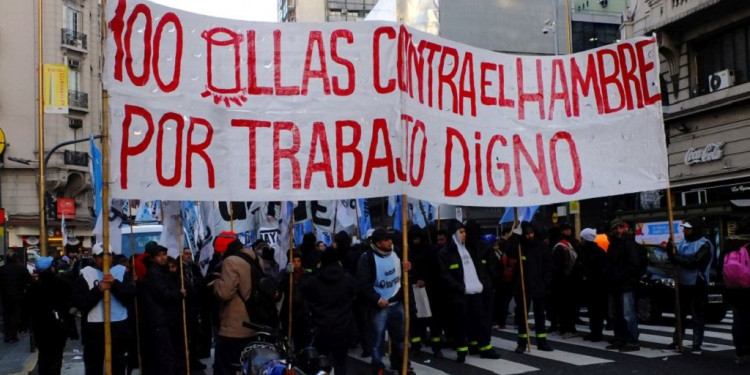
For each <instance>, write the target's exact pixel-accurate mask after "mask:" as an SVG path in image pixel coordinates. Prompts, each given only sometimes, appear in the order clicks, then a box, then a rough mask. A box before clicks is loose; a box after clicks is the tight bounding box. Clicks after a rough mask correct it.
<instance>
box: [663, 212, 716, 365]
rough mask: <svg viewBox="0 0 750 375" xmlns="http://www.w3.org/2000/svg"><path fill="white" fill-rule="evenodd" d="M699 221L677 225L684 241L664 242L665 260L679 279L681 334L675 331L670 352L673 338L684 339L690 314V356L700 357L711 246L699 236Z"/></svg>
mask: <svg viewBox="0 0 750 375" xmlns="http://www.w3.org/2000/svg"><path fill="white" fill-rule="evenodd" d="M699 223H700V219H697V218H696V219H689V220H688V221H685V222H684V223H682V224H680V227H682V233H683V234H684V235H685V238H684V239H683V240H682V241H680V243H678V244H677V246H676V247H675V246H674V243H673V242H672V239H671V238H670V239H669V242H667V249H666V250H667V256H668V257H669V260H670V261H671V262H672V263H674V264H676V265H677V266H678V268H677V273H678V276H679V278H680V315H681V319H682V322H683V324H682V326H681V328H682V332H678V331H677V329H676V328H675V332H674V336H673V338H672V344H671V345H670V348H671V349H675V350H676V349H677V348H679V346H678V345H677V337H678V336H677V335H678V333H679V334H680V337H685V336H684V335H685V323H684V322H686V321H687V320H686V319H687V315H688V313H690V316H691V317H692V319H691V321H692V323H693V348H692V350H691V352H692V353H693V354H701V351H702V346H703V332H704V331H705V328H706V327H705V325H706V317H705V315H706V306H708V283H709V282H710V280H709V272H708V271H709V269H710V268H711V262H712V260H713V257H712V254H713V245H711V242H710V241H708V240H707V239H706V237H704V236H703V233H702V227H701V226H700V225H699Z"/></svg>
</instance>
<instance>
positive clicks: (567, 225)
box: [558, 222, 573, 231]
mask: <svg viewBox="0 0 750 375" xmlns="http://www.w3.org/2000/svg"><path fill="white" fill-rule="evenodd" d="M558 228H559V229H560V230H561V231H563V230H565V229H573V227H572V226H570V223H568V222H564V223H561V224H560V226H559V227H558Z"/></svg>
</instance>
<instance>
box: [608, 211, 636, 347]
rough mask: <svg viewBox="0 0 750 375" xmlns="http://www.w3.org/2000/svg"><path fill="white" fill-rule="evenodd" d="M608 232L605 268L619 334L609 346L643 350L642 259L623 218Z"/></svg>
mask: <svg viewBox="0 0 750 375" xmlns="http://www.w3.org/2000/svg"><path fill="white" fill-rule="evenodd" d="M609 229H610V231H609V233H608V234H607V239H608V240H609V248H608V249H607V258H606V265H605V269H606V270H607V272H606V275H607V277H608V285H609V318H610V320H611V321H612V325H613V328H614V334H615V338H614V340H612V342H611V344H610V345H609V346H607V349H610V350H612V349H615V350H619V351H621V352H632V351H637V350H640V348H641V347H640V345H639V343H638V335H639V332H638V317H637V315H636V310H635V298H634V295H633V293H634V292H635V288H636V286H637V285H638V279H639V278H640V276H641V275H639V271H638V269H639V267H638V264H639V259H638V249H637V248H636V244H635V240H634V239H633V237H632V236H630V235H628V234H627V228H626V226H625V223H624V222H623V221H622V220H619V219H615V220H613V221H612V223H611V224H610V228H609Z"/></svg>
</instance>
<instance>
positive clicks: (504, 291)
mask: <svg viewBox="0 0 750 375" xmlns="http://www.w3.org/2000/svg"><path fill="white" fill-rule="evenodd" d="M511 288H512V285H511V284H508V283H503V284H500V285H499V286H498V287H497V289H495V303H494V305H495V306H494V308H493V312H492V316H493V317H494V320H495V324H497V325H499V326H501V327H504V326H505V325H506V324H508V306H509V305H510V300H512V299H513V293H511V290H512V289H511Z"/></svg>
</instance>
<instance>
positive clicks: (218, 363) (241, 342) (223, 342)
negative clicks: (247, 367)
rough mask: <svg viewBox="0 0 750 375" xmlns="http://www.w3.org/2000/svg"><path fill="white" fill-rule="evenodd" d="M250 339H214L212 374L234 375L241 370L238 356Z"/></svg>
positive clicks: (219, 337)
mask: <svg viewBox="0 0 750 375" xmlns="http://www.w3.org/2000/svg"><path fill="white" fill-rule="evenodd" d="M250 340H251V338H249V337H248V338H241V339H238V338H234V337H223V336H217V337H216V348H215V351H214V366H213V369H214V374H215V375H235V374H236V372H237V371H239V370H240V368H241V363H240V355H241V354H242V349H244V348H245V347H246V346H247V344H248V343H250Z"/></svg>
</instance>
